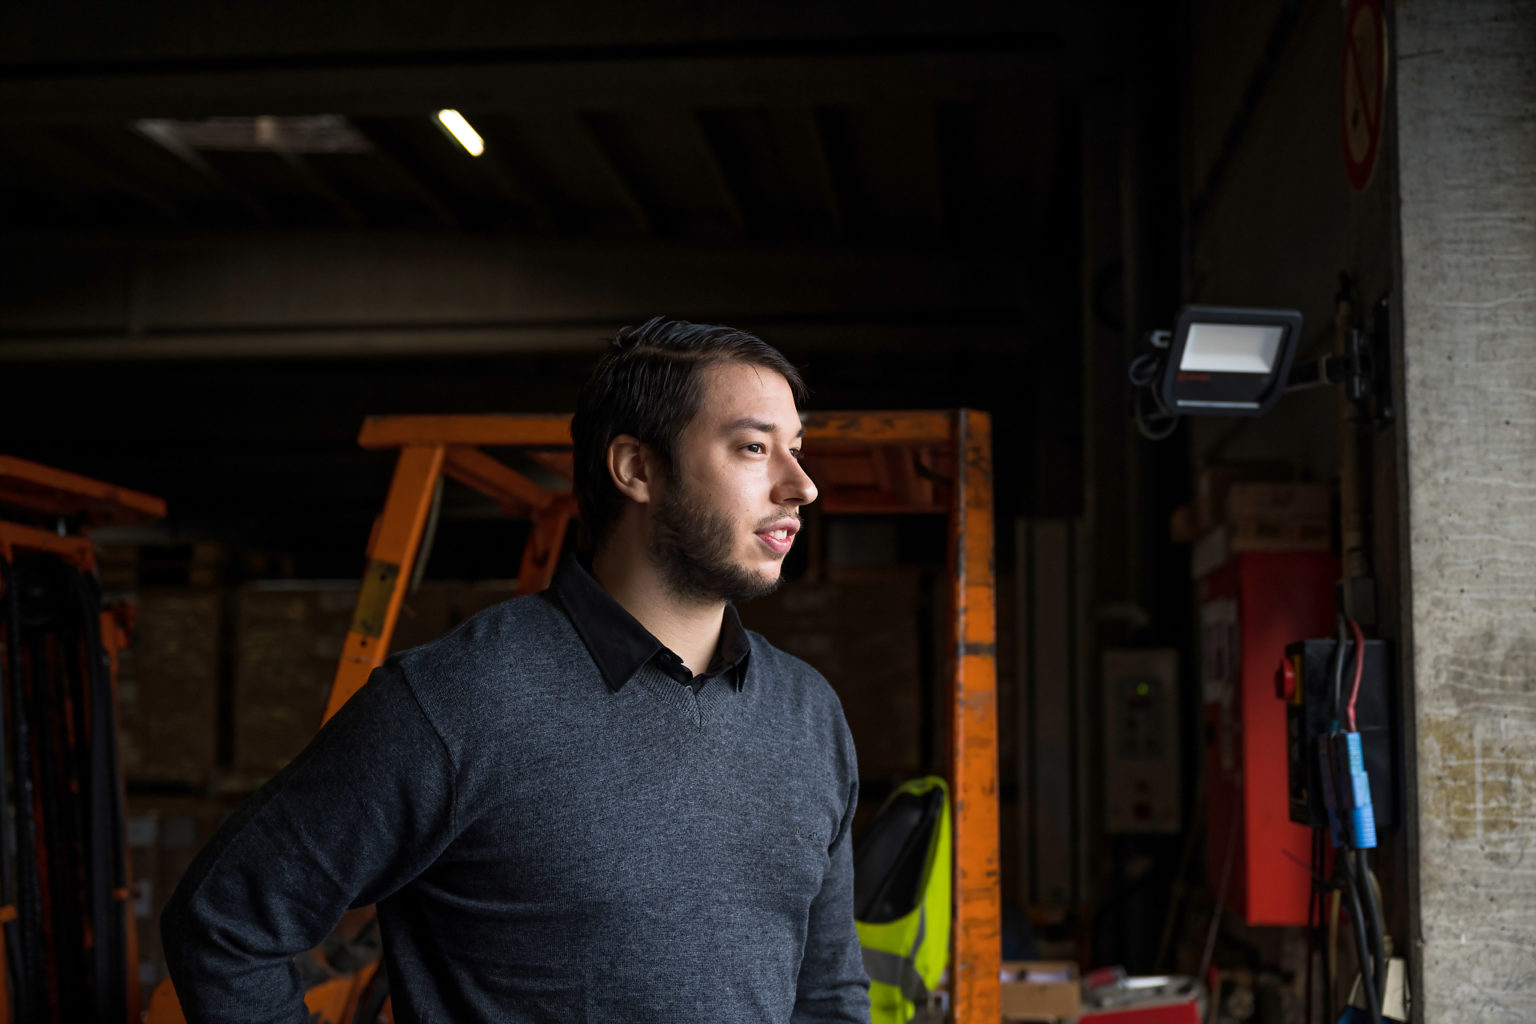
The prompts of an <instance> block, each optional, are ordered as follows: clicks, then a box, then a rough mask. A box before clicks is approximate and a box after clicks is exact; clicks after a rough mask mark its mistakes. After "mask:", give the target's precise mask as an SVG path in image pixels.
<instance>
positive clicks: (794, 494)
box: [773, 454, 817, 505]
mask: <svg viewBox="0 0 1536 1024" xmlns="http://www.w3.org/2000/svg"><path fill="white" fill-rule="evenodd" d="M816 493H817V492H816V484H815V482H814V481H813V480H812V479H811V477H810V474H808V473H806V471H805V467H804V466H802V465H800V460H799V459H796V458H794V457H793V456H790V455H788V454H786V455H785V457H784V467H783V469H782V470H781V471H780V473H779V479H778V482H777V484H776V485H775V486H774V493H773V500H774V503H775V504H778V505H809V504H810V503H811V502H813V501H815V500H816Z"/></svg>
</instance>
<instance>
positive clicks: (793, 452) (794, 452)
mask: <svg viewBox="0 0 1536 1024" xmlns="http://www.w3.org/2000/svg"><path fill="white" fill-rule="evenodd" d="M789 454H790V455H791V456H793V457H794V460H795V461H796V462H799V461H800V449H799V448H791V449H790V450H789Z"/></svg>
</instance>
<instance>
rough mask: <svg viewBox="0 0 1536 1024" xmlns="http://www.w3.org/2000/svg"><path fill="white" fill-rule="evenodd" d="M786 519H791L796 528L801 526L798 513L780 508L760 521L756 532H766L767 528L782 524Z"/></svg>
mask: <svg viewBox="0 0 1536 1024" xmlns="http://www.w3.org/2000/svg"><path fill="white" fill-rule="evenodd" d="M786 519H793V520H794V521H795V525H796V526H799V525H801V523H800V513H799V512H797V511H795V510H794V509H792V508H781V509H779V510H778V511H777V512H775V513H774V514H773V515H771V516H769V517H768V518H767V519H764V520H762V521H760V522H759V523H758V524H757V527H756V528H757V529H758V530H766V529H768V527H770V526H773V525H774V524H775V523H782V522H783V521H784V520H786Z"/></svg>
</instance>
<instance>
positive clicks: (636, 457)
mask: <svg viewBox="0 0 1536 1024" xmlns="http://www.w3.org/2000/svg"><path fill="white" fill-rule="evenodd" d="M651 471H652V470H651V450H650V449H649V448H647V447H646V446H645V444H644V442H642V441H641V440H640V439H639V438H636V437H633V436H631V435H629V434H620V435H619V436H618V437H615V438H614V439H613V440H612V441H609V442H608V477H609V479H611V480H612V481H613V486H615V487H617V488H618V489H619V493H620V494H622V495H624V497H626V498H628V499H629V500H631V501H633V502H637V503H639V504H641V505H644V504H647V503H648V502H649V501H650V500H651Z"/></svg>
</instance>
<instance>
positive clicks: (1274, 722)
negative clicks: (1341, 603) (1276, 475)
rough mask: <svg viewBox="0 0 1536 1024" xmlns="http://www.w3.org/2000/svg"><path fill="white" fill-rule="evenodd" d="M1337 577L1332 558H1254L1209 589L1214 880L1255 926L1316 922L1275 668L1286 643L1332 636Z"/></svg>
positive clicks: (1236, 564)
mask: <svg viewBox="0 0 1536 1024" xmlns="http://www.w3.org/2000/svg"><path fill="white" fill-rule="evenodd" d="M1338 576H1339V563H1338V556H1337V555H1334V554H1332V553H1331V552H1327V551H1263V552H1253V551H1251V552H1242V553H1238V554H1234V555H1232V556H1231V557H1230V558H1229V559H1228V560H1227V562H1226V563H1225V564H1224V565H1222V566H1220V567H1219V568H1217V569H1215V570H1213V571H1212V572H1211V573H1210V574H1209V575H1207V576H1206V577H1205V578H1204V579H1203V580H1202V583H1201V662H1202V666H1201V685H1202V696H1203V701H1204V709H1203V710H1204V718H1205V726H1206V729H1205V732H1206V743H1207V748H1206V780H1207V793H1206V799H1207V800H1208V801H1209V803H1208V811H1209V816H1210V828H1209V830H1208V832H1207V840H1206V851H1207V857H1208V861H1207V877H1208V878H1209V880H1210V885H1211V887H1212V889H1213V890H1215V891H1216V892H1217V895H1218V896H1221V897H1222V898H1223V902H1225V904H1226V906H1227V907H1228V908H1229V909H1230V910H1231V911H1232V913H1234V914H1237V915H1239V916H1240V917H1242V919H1243V920H1245V921H1246V922H1248V923H1249V924H1256V925H1300V924H1305V923H1306V921H1307V907H1308V900H1309V899H1310V896H1311V880H1310V877H1309V875H1308V868H1307V864H1308V862H1309V860H1310V856H1311V830H1310V829H1308V828H1307V827H1306V826H1304V825H1297V824H1295V823H1294V822H1292V821H1291V820H1290V813H1289V804H1288V791H1287V786H1286V734H1285V704H1284V703H1283V702H1282V701H1280V700H1279V699H1277V698H1276V696H1275V669H1276V668H1277V667H1278V666H1279V665H1280V662H1281V660H1282V658H1283V656H1284V654H1285V645H1286V644H1288V643H1290V642H1292V641H1293V640H1298V639H1301V638H1303V637H1315V636H1331V635H1332V634H1333V615H1334V605H1333V584H1334V581H1335V580H1337V579H1338ZM1224 877H1225V879H1226V884H1225V891H1224V892H1222V891H1220V890H1221V886H1222V882H1223V878H1224Z"/></svg>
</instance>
